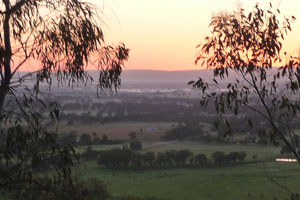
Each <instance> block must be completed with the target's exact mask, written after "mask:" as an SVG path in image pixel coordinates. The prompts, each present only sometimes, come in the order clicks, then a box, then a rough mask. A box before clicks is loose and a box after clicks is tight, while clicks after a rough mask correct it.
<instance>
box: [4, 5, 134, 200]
mask: <svg viewBox="0 0 300 200" xmlns="http://www.w3.org/2000/svg"><path fill="white" fill-rule="evenodd" d="M100 23H101V19H100V18H99V15H98V13H97V9H96V6H95V5H93V4H90V3H88V2H85V1H81V0H2V1H0V190H1V192H0V193H1V195H2V194H3V195H4V196H5V195H8V196H9V197H10V198H17V199H20V198H21V197H22V194H28V193H31V192H32V191H35V192H34V193H33V194H34V195H35V197H34V198H37V197H38V195H39V194H43V195H46V196H48V195H47V194H48V193H49V194H50V193H51V195H49V198H50V196H51V198H53V199H67V197H68V198H72V199H81V198H83V197H82V196H81V194H80V190H78V191H75V190H74V187H73V186H74V184H73V181H72V176H71V175H72V174H71V167H72V165H73V162H74V160H75V159H76V154H75V151H74V149H73V147H72V145H69V144H66V145H60V144H59V143H58V138H57V134H56V132H54V131H49V130H48V128H47V126H45V120H47V121H49V120H50V119H49V118H45V117H44V114H45V110H46V109H50V112H49V115H48V116H50V117H51V118H52V120H58V119H59V109H58V107H57V105H56V104H55V103H51V102H50V104H49V105H47V103H45V102H44V101H43V100H44V99H43V98H40V96H39V94H40V91H39V89H40V83H43V84H46V85H49V86H50V85H51V84H52V82H53V80H55V81H56V82H57V83H58V84H61V83H63V82H66V83H67V84H68V85H69V86H72V85H73V84H75V83H79V82H83V83H86V82H87V81H88V80H92V78H91V77H90V76H89V74H88V73H87V72H86V71H85V70H86V69H87V67H88V65H89V64H92V65H95V66H96V68H97V69H98V70H99V71H100V73H99V74H100V75H99V78H98V80H97V81H98V84H97V87H98V89H100V90H105V89H109V90H112V89H114V88H115V89H117V88H118V86H119V85H120V73H121V71H122V66H123V64H124V61H125V60H127V58H128V52H129V50H128V49H127V48H125V46H124V44H120V45H118V46H116V47H113V46H107V45H105V43H104V36H103V32H102V30H101V28H100ZM92 57H94V59H92ZM29 61H30V62H31V63H35V64H34V66H32V70H33V71H32V72H29V73H25V74H23V73H22V74H20V73H18V72H19V70H20V69H22V67H24V66H28V64H29ZM27 69H28V68H23V70H27ZM27 80H31V81H33V82H34V87H33V88H29V87H28V86H26V84H24V82H25V81H27ZM19 89H22V90H19ZM20 91H23V92H22V93H20ZM7 99H8V100H7ZM49 168H51V169H53V173H52V174H51V176H49V174H47V173H42V172H38V173H37V172H36V170H43V169H49ZM67 191H71V192H72V195H69V196H68V194H65V192H67ZM76 192H78V194H77V193H76ZM1 197H2V196H1ZM28 198H29V199H30V198H33V196H32V195H31V197H28Z"/></svg>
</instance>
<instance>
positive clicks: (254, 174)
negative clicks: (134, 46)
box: [84, 162, 300, 200]
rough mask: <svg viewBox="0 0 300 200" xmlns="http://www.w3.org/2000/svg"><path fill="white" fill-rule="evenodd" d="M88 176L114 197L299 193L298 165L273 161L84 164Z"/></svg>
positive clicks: (195, 198) (198, 198) (193, 198)
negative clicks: (202, 165) (130, 166)
mask: <svg viewBox="0 0 300 200" xmlns="http://www.w3.org/2000/svg"><path fill="white" fill-rule="evenodd" d="M84 166H85V167H84V169H86V170H87V174H86V176H87V177H97V178H99V179H100V180H102V181H103V182H104V183H105V184H106V185H107V187H108V190H109V192H110V193H111V194H112V195H114V196H122V195H134V196H140V197H145V196H155V197H159V198H162V199H173V200H202V199H203V200H206V199H209V200H226V199H228V200H232V199H249V200H250V199H274V198H275V197H276V198H277V199H285V198H286V197H288V192H287V191H286V190H285V189H283V188H282V187H279V186H278V185H277V184H275V183H273V182H272V181H271V179H270V178H269V176H270V177H272V178H273V179H275V180H276V181H278V183H280V184H282V185H284V186H286V187H288V188H289V189H290V190H291V191H293V192H297V191H298V192H299V186H300V174H299V166H298V165H297V164H287V163H285V164H276V163H274V162H268V163H264V164H263V163H260V164H245V165H239V166H234V167H224V168H213V169H162V170H158V169H156V170H143V171H134V170H112V169H103V168H100V167H99V166H98V165H97V164H96V163H95V162H88V163H85V165H84Z"/></svg>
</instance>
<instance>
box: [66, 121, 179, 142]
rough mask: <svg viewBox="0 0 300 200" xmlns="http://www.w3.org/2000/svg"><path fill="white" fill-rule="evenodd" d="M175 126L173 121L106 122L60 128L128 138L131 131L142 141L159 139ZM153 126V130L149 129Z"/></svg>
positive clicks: (99, 135) (115, 137)
mask: <svg viewBox="0 0 300 200" xmlns="http://www.w3.org/2000/svg"><path fill="white" fill-rule="evenodd" d="M172 126H174V123H171V122H117V123H106V124H90V125H89V124H87V125H82V124H80V125H69V126H68V125H64V124H62V125H61V127H60V130H61V131H62V132H69V131H76V132H77V133H78V134H79V135H81V134H83V133H88V134H90V135H91V136H92V133H94V132H95V133H96V136H97V137H100V138H101V137H102V136H103V135H104V134H106V135H107V136H108V138H109V139H128V138H129V136H128V134H129V133H130V132H133V131H134V132H136V133H137V138H138V139H139V140H141V141H148V142H152V141H159V140H160V137H161V136H162V135H164V134H165V132H166V131H168V130H170V129H171V128H172ZM151 128H153V130H148V129H151Z"/></svg>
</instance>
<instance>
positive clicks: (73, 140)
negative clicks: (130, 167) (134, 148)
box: [60, 133, 125, 145]
mask: <svg viewBox="0 0 300 200" xmlns="http://www.w3.org/2000/svg"><path fill="white" fill-rule="evenodd" d="M94 135H95V134H94ZM124 142H125V141H124V140H120V139H117V140H111V139H109V138H108V136H107V135H105V134H104V135H103V136H102V138H101V139H100V138H99V137H97V136H94V137H91V136H90V134H87V133H84V134H82V135H80V137H79V140H77V135H76V134H68V135H67V136H65V137H62V138H60V143H62V144H77V145H102V144H104V145H108V144H122V143H124Z"/></svg>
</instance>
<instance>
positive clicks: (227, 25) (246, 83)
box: [190, 4, 300, 163]
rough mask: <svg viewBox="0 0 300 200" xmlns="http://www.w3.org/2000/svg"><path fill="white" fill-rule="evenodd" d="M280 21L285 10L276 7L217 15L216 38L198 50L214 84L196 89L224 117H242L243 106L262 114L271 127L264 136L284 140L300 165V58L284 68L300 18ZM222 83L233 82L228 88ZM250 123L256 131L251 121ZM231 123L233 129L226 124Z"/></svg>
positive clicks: (199, 83) (202, 83)
mask: <svg viewBox="0 0 300 200" xmlns="http://www.w3.org/2000/svg"><path fill="white" fill-rule="evenodd" d="M279 16H281V14H280V11H279V10H278V9H273V8H272V4H270V7H269V8H268V9H267V10H263V9H261V8H259V6H258V5H256V6H255V8H254V10H253V11H252V12H250V13H249V14H248V15H246V14H245V12H244V10H243V9H239V10H237V11H236V12H233V13H219V14H216V15H214V16H213V17H212V19H211V23H210V27H211V28H212V32H211V35H210V36H208V37H206V38H205V43H204V44H201V45H198V47H199V48H200V54H199V56H198V57H197V59H196V61H195V62H196V64H197V63H198V62H201V65H202V66H205V67H206V68H207V69H212V70H213V76H214V79H213V81H212V83H209V82H207V81H206V80H204V78H199V80H198V81H192V82H190V84H192V85H193V86H194V87H196V88H199V89H200V90H201V91H202V92H203V96H202V99H201V104H202V105H208V103H209V102H213V103H214V105H215V108H216V111H217V112H218V113H220V114H221V115H223V116H224V114H225V113H226V112H230V111H231V112H233V113H234V114H235V115H238V114H241V108H243V107H245V108H247V109H250V110H252V111H254V112H256V113H258V114H259V115H261V116H262V117H263V118H264V119H265V120H266V121H267V123H268V124H269V125H268V126H269V127H270V129H269V130H262V131H261V134H262V135H267V136H268V138H269V139H270V140H271V142H276V139H277V138H278V137H279V138H281V139H282V140H283V141H284V142H285V144H286V145H287V146H288V147H289V148H290V149H291V151H292V152H293V154H294V155H295V156H296V158H297V159H298V161H299V163H300V156H299V153H298V150H299V149H298V137H297V136H296V135H295V134H294V132H293V128H292V126H291V124H290V122H291V121H292V120H291V119H292V118H293V117H296V116H297V115H298V113H299V110H300V104H299V103H300V99H299V95H298V94H299V89H300V59H299V57H289V58H288V59H287V62H286V63H284V64H282V63H283V62H284V61H283V59H282V55H281V53H280V52H281V49H282V40H284V37H285V35H286V33H287V32H288V31H290V30H291V22H292V21H294V20H295V17H293V16H291V17H285V16H284V17H283V18H282V20H279ZM285 54H286V53H285ZM274 65H278V66H280V67H273V66H274ZM229 74H233V76H231V77H229ZM220 80H228V81H230V83H228V84H227V87H226V88H225V89H223V88H220ZM280 82H281V83H280ZM253 99H258V100H259V101H258V102H259V105H254V104H253ZM243 114H245V113H243ZM246 118H248V123H249V125H250V126H252V121H251V119H250V117H249V116H247V115H246ZM224 119H225V118H224ZM217 124H218V123H217ZM225 124H227V125H229V123H228V122H227V121H226V119H225ZM288 138H289V139H288Z"/></svg>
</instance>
